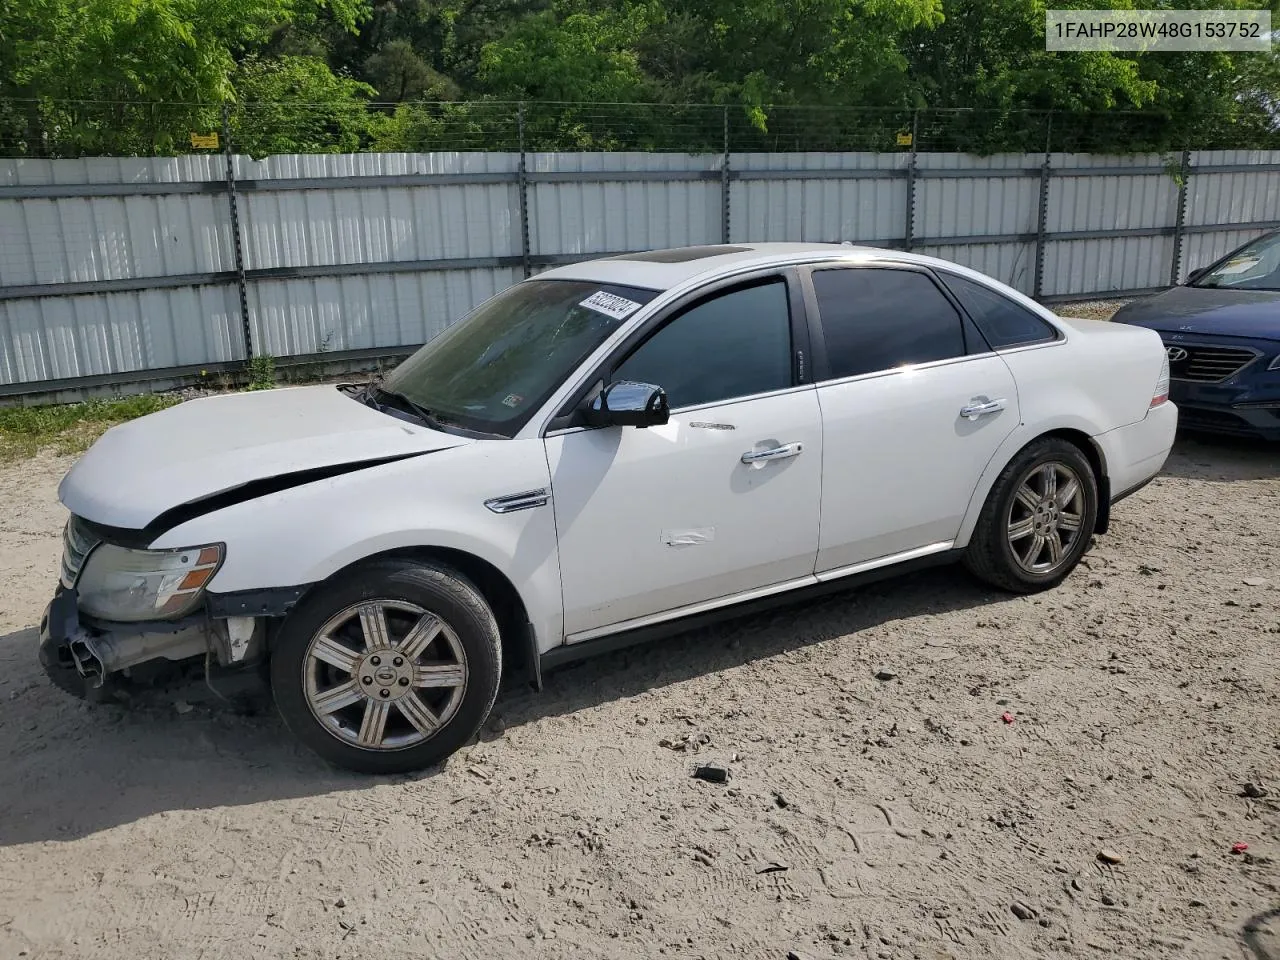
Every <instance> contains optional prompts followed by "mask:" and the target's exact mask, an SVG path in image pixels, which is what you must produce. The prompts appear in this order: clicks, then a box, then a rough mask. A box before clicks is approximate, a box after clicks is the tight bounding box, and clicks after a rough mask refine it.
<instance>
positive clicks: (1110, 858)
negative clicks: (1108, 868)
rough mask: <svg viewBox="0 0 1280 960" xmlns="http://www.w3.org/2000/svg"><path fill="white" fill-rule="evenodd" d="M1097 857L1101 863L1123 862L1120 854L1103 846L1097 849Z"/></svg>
mask: <svg viewBox="0 0 1280 960" xmlns="http://www.w3.org/2000/svg"><path fill="white" fill-rule="evenodd" d="M1098 859H1099V860H1101V861H1102V862H1103V863H1110V864H1113V865H1114V864H1118V863H1124V857H1122V856H1120V854H1118V853H1116V852H1115V851H1114V850H1109V849H1106V848H1105V847H1104V848H1103V849H1101V850H1099V851H1098Z"/></svg>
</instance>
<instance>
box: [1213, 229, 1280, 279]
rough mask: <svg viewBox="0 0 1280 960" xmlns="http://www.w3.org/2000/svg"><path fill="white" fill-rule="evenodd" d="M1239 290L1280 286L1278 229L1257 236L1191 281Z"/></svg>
mask: <svg viewBox="0 0 1280 960" xmlns="http://www.w3.org/2000/svg"><path fill="white" fill-rule="evenodd" d="M1191 286H1193V287H1234V288H1236V289H1239V290H1280V233H1274V234H1268V235H1267V236H1265V237H1259V238H1258V239H1257V240H1255V241H1253V243H1251V244H1249V245H1248V246H1246V247H1243V248H1241V249H1240V250H1237V251H1236V252H1235V253H1233V254H1232V255H1231V257H1230V258H1229V259H1228V260H1226V261H1224V262H1223V263H1221V264H1219V265H1218V267H1217V268H1216V269H1214V270H1210V271H1209V272H1208V273H1206V274H1205V275H1204V276H1203V277H1200V278H1199V279H1197V280H1196V282H1195V283H1193V284H1191Z"/></svg>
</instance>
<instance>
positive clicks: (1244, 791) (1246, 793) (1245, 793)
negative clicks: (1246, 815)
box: [1240, 783, 1267, 800]
mask: <svg viewBox="0 0 1280 960" xmlns="http://www.w3.org/2000/svg"><path fill="white" fill-rule="evenodd" d="M1266 795H1267V790H1266V788H1265V787H1260V786H1258V785H1257V784H1256V783H1246V784H1245V785H1244V786H1242V787H1241V788H1240V796H1242V797H1248V798H1249V799H1250V800H1261V799H1262V798H1263V797H1265V796H1266Z"/></svg>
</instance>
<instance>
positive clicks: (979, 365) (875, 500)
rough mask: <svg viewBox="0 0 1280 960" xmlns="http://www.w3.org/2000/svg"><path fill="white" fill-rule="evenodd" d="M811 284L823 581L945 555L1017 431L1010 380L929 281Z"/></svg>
mask: <svg viewBox="0 0 1280 960" xmlns="http://www.w3.org/2000/svg"><path fill="white" fill-rule="evenodd" d="M809 276H810V278H811V290H810V293H811V294H812V296H813V302H814V304H815V305H816V314H817V316H818V319H819V329H818V330H817V331H815V339H816V340H818V342H820V343H821V345H822V350H823V353H824V354H825V357H824V358H821V359H819V363H820V364H821V365H822V366H821V374H820V375H821V377H822V382H820V383H819V385H818V403H819V406H820V407H821V410H822V427H823V457H822V473H823V481H822V508H821V534H820V537H819V544H818V560H817V572H818V573H819V575H821V574H823V573H827V574H828V575H832V574H839V573H842V572H849V571H848V570H846V568H850V567H854V568H856V567H858V566H860V565H862V564H867V563H870V562H873V561H876V560H881V559H886V558H891V557H898V556H899V555H902V554H924V553H929V552H940V551H942V550H945V549H948V548H949V547H950V546H951V541H953V540H954V539H955V537H956V535H957V534H958V533H959V530H960V525H961V522H962V521H963V519H964V515H965V511H966V509H967V507H968V505H969V501H970V499H971V497H972V495H973V491H974V489H975V488H976V487H977V484H978V480H979V478H980V477H981V475H982V472H983V470H984V469H985V468H986V466H987V464H988V462H989V461H990V460H991V458H992V456H993V455H994V454H995V452H996V449H997V448H998V447H999V446H1000V444H1001V443H1002V442H1003V441H1004V439H1005V438H1006V437H1008V436H1009V434H1010V433H1012V432H1013V430H1014V428H1015V427H1016V426H1017V425H1018V420H1019V416H1018V395H1017V390H1016V387H1015V385H1014V380H1013V375H1012V374H1011V373H1010V372H1009V368H1008V367H1007V366H1006V365H1005V363H1004V361H1003V360H1002V359H1001V358H1000V357H999V356H997V355H996V354H995V353H993V352H992V351H991V349H990V348H989V347H988V345H987V343H986V341H985V340H984V339H983V337H982V335H981V334H980V333H979V331H978V330H977V329H976V328H975V327H974V326H973V324H972V323H971V322H969V321H968V320H967V319H965V318H964V317H962V315H961V313H960V311H959V310H958V309H957V307H956V305H955V303H954V301H953V300H952V299H951V298H950V297H949V295H948V294H947V293H945V292H944V291H943V289H942V287H941V286H940V285H939V283H938V281H937V279H936V278H935V277H934V276H933V275H932V274H931V273H930V272H929V271H927V270H924V269H921V268H917V267H914V266H906V265H902V266H898V265H885V264H876V265H874V266H840V267H831V268H820V269H814V270H813V271H812V272H811V273H810V274H809ZM819 338H820V339H819Z"/></svg>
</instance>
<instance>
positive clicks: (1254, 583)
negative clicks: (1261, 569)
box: [1240, 577, 1271, 587]
mask: <svg viewBox="0 0 1280 960" xmlns="http://www.w3.org/2000/svg"><path fill="white" fill-rule="evenodd" d="M1240 582H1241V583H1243V584H1244V585H1245V586H1246V587H1265V586H1266V585H1267V584H1269V583H1270V582H1271V581H1270V580H1268V579H1267V578H1266V577H1245V578H1244V579H1243V580H1241V581H1240Z"/></svg>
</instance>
